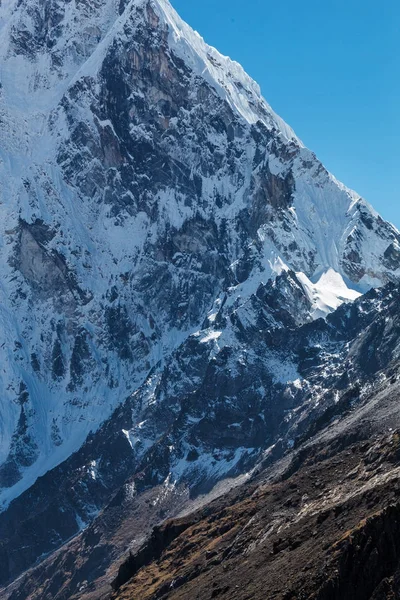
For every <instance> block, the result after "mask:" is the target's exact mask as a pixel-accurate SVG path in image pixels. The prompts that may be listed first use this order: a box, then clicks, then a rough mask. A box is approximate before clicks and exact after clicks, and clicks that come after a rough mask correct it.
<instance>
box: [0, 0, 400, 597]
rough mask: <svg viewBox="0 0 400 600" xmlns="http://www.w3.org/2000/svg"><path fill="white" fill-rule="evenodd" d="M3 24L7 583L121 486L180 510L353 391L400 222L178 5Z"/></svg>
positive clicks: (24, 8) (21, 4)
mask: <svg viewBox="0 0 400 600" xmlns="http://www.w3.org/2000/svg"><path fill="white" fill-rule="evenodd" d="M0 40H1V44H0V120H1V127H0V136H1V139H0V181H1V188H0V189H1V202H0V214H1V219H0V244H1V263H0V269H1V287H0V293H1V303H0V347H1V348H2V369H1V373H0V386H1V395H0V414H1V421H0V440H1V444H0V462H1V467H0V488H1V502H2V507H3V510H4V512H3V513H2V514H1V515H0V531H1V532H2V535H1V538H2V540H3V542H2V548H1V553H2V559H3V560H2V566H1V573H0V580H1V583H2V584H5V583H7V582H9V581H11V580H12V579H14V578H15V577H17V576H18V575H19V574H20V573H21V572H22V571H24V570H25V569H27V568H29V567H30V566H32V565H33V564H34V563H35V562H36V561H37V560H38V559H40V557H43V555H44V554H45V553H48V552H51V551H53V550H55V549H56V548H58V547H59V546H60V545H61V544H63V543H64V542H65V541H66V540H68V539H69V538H70V537H71V536H73V535H75V534H76V533H78V532H79V531H80V530H81V529H83V528H85V527H87V526H88V525H89V524H90V523H91V522H92V521H93V520H94V519H95V518H96V516H97V515H98V514H99V511H101V510H103V509H104V508H105V507H106V506H108V505H109V503H110V502H111V499H112V497H113V496H114V495H116V496H115V497H116V498H119V501H121V502H123V501H125V500H126V495H127V494H128V495H129V494H130V495H131V496H129V497H132V498H131V500H132V503H133V504H134V505H135V507H136V508H135V510H136V509H137V510H139V509H138V508H137V507H138V506H139V505H140V507H142V504H143V503H142V500H141V498H142V497H144V496H143V494H145V493H150V492H148V490H151V489H154V490H158V492H157V493H158V494H159V495H160V494H161V495H162V493H164V495H165V496H166V497H168V498H172V497H174V495H175V496H176V498H177V497H178V496H179V494H180V496H179V497H180V498H181V500H180V501H178V500H177V499H176V498H175V501H176V502H175V508H174V507H173V506H171V505H168V506H166V507H165V508H163V511H164V512H163V513H162V514H164V515H165V514H172V512H173V511H174V510H175V512H176V511H177V510H178V507H183V505H185V506H186V505H190V502H191V501H192V500H193V497H194V496H195V495H196V494H197V495H198V494H201V493H205V492H207V491H208V490H209V489H210V488H211V487H212V486H213V485H214V484H215V483H216V482H218V481H219V480H221V479H223V478H225V477H227V476H228V475H232V476H233V475H235V476H237V475H239V474H241V473H244V472H246V471H248V470H249V469H251V468H253V466H254V465H255V464H256V462H257V461H259V460H261V459H263V456H264V453H266V452H267V455H266V456H267V458H265V460H274V459H275V457H276V456H280V455H281V454H282V453H284V452H285V451H286V450H287V449H290V448H291V447H292V446H293V445H294V444H295V440H296V439H297V438H299V437H301V436H302V435H304V434H305V432H307V431H311V429H312V427H313V425H312V424H313V423H317V424H318V423H319V421H318V419H321V418H323V415H324V414H325V411H326V410H328V409H329V410H333V408H332V407H335V406H336V405H339V407H341V406H342V405H343V404H344V405H346V406H347V403H348V402H350V401H351V402H352V401H356V400H357V398H359V397H360V394H361V395H362V393H364V392H363V389H364V388H363V386H364V387H365V386H370V385H373V384H374V382H375V378H376V377H377V376H378V375H377V374H378V373H379V372H380V371H381V370H382V369H389V363H390V360H392V358H393V357H394V356H395V348H397V346H396V339H397V338H396V336H395V334H394V333H393V335H392V334H390V335H392V337H390V336H389V337H390V340H391V344H389V347H388V348H389V349H387V348H386V346H385V347H384V348H382V346H380V345H379V344H378V345H377V349H376V351H372V350H371V348H373V347H374V346H373V345H372V343H371V341H370V339H371V340H375V337H374V336H375V335H377V334H375V333H374V331H375V330H374V327H375V326H376V322H377V321H376V319H378V322H379V323H380V326H382V327H383V324H382V323H381V321H380V320H379V319H380V316H379V315H380V312H381V311H383V307H386V308H385V310H389V308H387V307H388V306H389V305H390V306H392V305H391V304H390V302H394V299H393V298H395V297H397V296H396V293H397V292H395V290H396V289H397V288H395V287H392V284H395V283H396V282H397V281H398V280H399V275H400V234H399V232H398V231H397V230H396V229H395V228H394V227H393V226H391V225H390V224H388V223H386V222H385V221H383V220H382V219H381V218H380V217H379V215H378V214H377V213H376V212H375V211H374V210H373V209H372V208H371V207H370V206H369V205H368V204H367V203H366V202H365V201H364V200H362V199H361V198H360V197H359V196H358V195H357V194H355V193H354V192H352V191H350V190H348V189H347V188H345V187H344V186H343V185H342V184H340V183H339V182H337V181H336V180H335V178H334V177H333V176H332V175H330V174H329V173H328V172H327V171H326V169H325V168H324V167H323V166H322V165H321V163H320V162H319V161H318V160H317V158H316V157H315V155H314V154H313V153H312V152H310V151H309V150H307V149H306V148H305V147H304V146H303V144H302V143H301V141H300V140H299V139H298V138H297V137H296V135H295V134H294V132H293V131H292V130H291V129H290V128H289V127H288V126H287V125H286V124H285V123H284V122H283V121H282V120H281V119H280V118H279V117H278V116H277V115H276V114H275V113H274V112H273V110H272V109H271V107H270V106H269V105H268V104H267V103H266V102H265V100H264V99H263V98H262V96H261V94H260V90H259V88H258V86H257V85H256V84H255V83H254V82H253V81H252V80H251V79H250V78H249V77H248V76H247V75H246V74H245V73H244V71H243V70H242V68H241V67H240V66H239V65H238V64H237V63H235V62H232V61H231V60H230V59H228V58H226V57H223V56H221V55H220V54H219V53H218V52H217V51H216V50H215V49H213V48H211V47H209V46H208V45H207V44H206V43H205V42H204V41H203V40H202V38H201V37H200V36H199V35H198V34H197V33H195V32H193V31H192V30H191V29H190V28H189V27H188V26H187V25H186V24H185V23H183V22H182V21H181V20H180V18H179V17H178V15H177V14H176V13H175V11H174V10H173V8H172V7H171V6H170V4H169V3H168V2H167V0H130V1H124V0H121V1H120V2H119V3H116V2H114V1H112V0H98V1H96V2H85V1H84V0H83V1H78V0H70V1H65V0H51V1H48V0H20V1H18V2H17V1H16V0H6V1H5V2H3V3H2V5H1V7H0ZM382 285H386V286H387V287H385V288H384V291H382V292H370V293H369V294H370V295H367V296H366V298H365V299H361V300H359V301H358V302H356V303H355V304H353V305H351V306H348V305H346V306H344V307H342V308H340V305H341V304H342V303H343V302H348V301H354V300H355V299H356V298H357V297H358V296H359V295H360V294H361V293H365V292H367V291H368V290H369V289H370V288H371V287H375V286H382ZM338 307H339V308H338ZM335 309H338V310H337V311H336V312H335V313H333V316H331V317H327V315H328V314H329V313H330V312H332V311H334V310H335ZM321 316H323V317H327V318H326V320H319V319H318V317H321ZM365 331H368V332H370V336H371V338H370V339H369V338H368V339H367V338H365V335H366V334H365ZM379 331H380V330H379ZM388 335H389V334H388ZM385 339H386V338H385ZM380 350H381V351H380ZM355 381H358V387H357V386H354V385H353V383H354V382H355ZM364 391H365V390H364ZM342 398H344V399H343V400H342ZM350 399H351V400H350ZM315 427H317V425H315ZM310 428H311V429H310ZM317 428H318V427H317ZM268 456H269V458H268ZM127 482H128V483H127ZM127 490H129V493H128V491H127ZM154 493H156V492H154ZM157 497H158V496H157ZM124 498H125V500H124ZM154 498H155V497H154ZM154 498H153V499H152V500H151V502H153V503H154V502H155V499H154ZM126 501H127V502H128V500H126ZM157 502H158V501H157ZM157 502H155V504H154V506H153V508H154V510H153V509H151V510H150V509H149V514H148V515H147V516H146V519H147V520H146V523H147V525H146V527H147V526H148V527H150V526H151V525H152V524H153V523H154V522H156V521H157V520H159V519H160V518H161V514H159V508H156V507H157ZM165 502H167V501H165ZM141 503H142V504H141ZM128 504H129V502H128ZM140 510H141V511H142V508H141V509H140ZM132 511H133V513H134V510H133V509H132ZM161 512H162V511H161ZM142 513H143V511H142V512H141V513H140V514H142ZM60 514H62V515H63V516H62V519H60ZM121 518H122V517H121V515H120V516H119V517H118V518H117V521H118V519H121ZM143 518H144V517H143ZM118 522H119V521H118ZM146 527H145V526H143V531H142V534H143V532H144V531H145V530H146ZM116 529H117V526H116V525H115V524H114V525H112V526H111V525H110V528H109V529H108V532H109V531H110V530H113V531H115V530H116ZM85 531H86V530H85ZM84 533H85V532H84ZM125 541H126V540H124V542H123V543H125ZM89 546H90V544H89ZM109 546H110V548H111V546H112V544H111V545H110V544H109ZM110 548H109V550H110ZM112 548H114V546H112ZM115 548H117V550H115V552H117V551H120V552H123V551H124V550H125V547H123V544H122V542H121V545H118V544H115ZM102 552H103V555H104V556H103V555H102V557H103V558H104V557H105V556H107V548H106V547H104V548H103V550H102ZM110 552H111V554H112V552H114V550H112V551H111V550H110ZM111 554H110V556H111ZM102 557H100V556H99V563H98V564H100V565H103V563H102V561H103V558H102ZM109 559H110V557H108V558H107V560H109ZM104 560H106V559H104ZM107 560H106V562H107ZM101 568H105V567H104V565H103V566H101ZM93 577H94V575H93ZM83 581H87V577H84V575H83V574H81V575H79V576H77V581H76V582H75V583H74V585H76V586H78V587H77V589H79V586H80V585H83V583H82V582H83ZM78 584H79V585H78ZM68 585H69V584H68ZM53 591H54V590H53ZM49 593H50V594H51V593H53V592H49ZM72 593H76V589H75V588H74V589H73V590H72V588H68V590H67V591H66V594H67V595H66V596H65V597H66V598H69V597H71V594H72ZM68 594H69V595H68ZM48 597H51V595H50V596H48Z"/></svg>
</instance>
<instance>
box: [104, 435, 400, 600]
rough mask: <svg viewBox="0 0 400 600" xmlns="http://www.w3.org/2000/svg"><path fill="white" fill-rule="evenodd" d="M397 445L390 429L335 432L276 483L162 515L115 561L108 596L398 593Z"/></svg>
mask: <svg viewBox="0 0 400 600" xmlns="http://www.w3.org/2000/svg"><path fill="white" fill-rule="evenodd" d="M340 444H341V445H342V449H340V448H339V446H340ZM399 449H400V434H399V433H398V432H394V433H393V432H391V433H389V434H387V435H385V436H380V437H375V438H373V439H371V440H369V441H367V442H366V441H363V442H356V443H353V444H350V445H349V443H348V440H347V441H346V440H338V439H335V440H334V441H333V442H332V444H331V445H329V444H328V445H325V446H322V445H320V446H319V447H318V446H317V447H315V446H314V447H311V448H309V449H308V450H307V451H304V452H303V453H302V455H301V457H300V459H299V458H298V459H297V462H296V465H295V466H293V465H292V466H290V467H289V469H288V470H287V472H286V474H285V475H284V476H283V477H281V478H280V480H279V481H277V482H275V483H265V482H263V481H262V478H261V477H260V478H259V480H258V481H255V482H254V483H252V484H248V485H245V486H243V487H242V488H240V489H237V490H234V491H233V492H230V493H229V494H228V495H227V496H224V497H223V498H220V499H219V500H216V501H214V502H213V503H212V504H211V505H209V506H207V507H205V508H204V509H201V510H200V511H198V512H197V513H194V514H193V515H190V516H187V517H184V518H181V519H175V520H170V521H168V522H166V523H164V524H163V525H162V526H160V527H157V528H156V529H155V530H154V532H153V535H152V537H151V538H150V540H149V541H148V542H147V544H146V545H145V546H144V547H143V548H142V549H141V551H140V552H139V553H138V554H136V555H135V556H131V557H130V558H129V559H128V560H127V561H126V562H125V563H124V564H123V565H122V566H121V568H120V571H119V575H118V577H117V579H116V581H115V582H114V586H115V587H116V588H118V589H117V590H116V591H115V592H114V594H113V595H112V598H113V599H114V600H133V599H138V598H140V599H141V600H147V599H148V600H150V599H156V598H163V599H166V598H168V599H171V600H172V599H174V600H175V599H176V600H178V599H182V600H183V599H185V600H189V599H190V600H194V599H212V598H224V599H225V598H226V599H228V598H232V599H233V598H234V599H235V600H257V599H260V600H261V599H262V600H265V599H271V600H272V599H276V600H300V599H304V600H305V599H310V600H312V599H315V600H317V599H318V600H383V599H386V598H387V599H389V598H399V597H400V596H399V586H398V581H399V572H398V567H399V560H400V481H399V470H400V469H399ZM293 470H294V473H293V474H290V473H291V471H293ZM123 582H125V583H123Z"/></svg>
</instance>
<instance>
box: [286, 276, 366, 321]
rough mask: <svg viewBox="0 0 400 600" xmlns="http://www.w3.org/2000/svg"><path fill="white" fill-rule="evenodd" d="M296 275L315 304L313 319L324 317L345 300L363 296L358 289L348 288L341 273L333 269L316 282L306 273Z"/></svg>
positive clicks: (312, 313) (351, 300)
mask: <svg viewBox="0 0 400 600" xmlns="http://www.w3.org/2000/svg"><path fill="white" fill-rule="evenodd" d="M296 275H297V278H298V280H299V281H300V283H301V285H302V286H303V289H304V291H305V293H306V294H307V297H308V299H309V300H310V302H312V304H313V309H312V312H311V316H312V318H313V319H318V318H320V317H323V318H324V317H326V316H327V315H328V314H329V313H331V312H333V311H334V310H336V309H337V308H338V307H339V306H340V305H341V304H343V303H344V302H353V301H354V300H356V299H357V298H359V297H360V296H361V294H360V293H359V292H357V291H356V290H352V289H350V288H348V287H347V285H346V284H345V282H344V280H343V277H342V276H341V275H340V273H337V272H336V271H334V270H333V269H328V271H326V272H325V273H323V274H322V275H321V277H320V278H319V280H318V281H317V282H316V283H312V282H311V281H310V280H309V279H308V277H307V275H305V274H304V273H296Z"/></svg>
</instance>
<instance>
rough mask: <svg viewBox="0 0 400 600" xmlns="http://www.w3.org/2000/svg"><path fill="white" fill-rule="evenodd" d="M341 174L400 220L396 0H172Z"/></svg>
mask: <svg viewBox="0 0 400 600" xmlns="http://www.w3.org/2000/svg"><path fill="white" fill-rule="evenodd" d="M172 4H173V5H174V7H175V8H176V9H177V11H178V12H179V14H180V15H181V17H182V18H183V19H185V20H186V21H187V22H188V23H189V24H190V25H191V26H192V27H194V29H197V31H199V33H200V34H201V35H202V36H203V37H204V38H205V40H206V41H207V42H208V43H210V44H212V45H213V46H216V47H217V48H218V50H219V51H220V52H222V53H223V54H227V55H229V56H230V57H231V58H233V59H234V60H237V61H238V62H240V63H241V64H242V65H243V66H244V67H245V69H246V71H247V72H248V73H249V74H250V75H251V76H252V77H253V78H254V79H256V81H258V83H259V84H260V86H261V89H262V92H263V95H264V96H265V98H266V100H267V101H268V102H269V103H270V104H271V105H272V107H273V108H274V109H275V111H276V112H278V114H280V116H281V117H283V118H284V120H285V121H287V122H288V123H289V124H290V125H291V126H292V127H293V128H294V130H295V131H296V133H297V135H298V136H299V137H300V138H301V139H302V140H303V142H304V143H305V144H306V145H307V146H308V147H309V148H311V149H312V150H313V151H314V152H315V153H316V154H317V156H318V157H319V158H320V159H321V160H322V162H323V163H324V164H325V166H326V167H327V168H328V169H329V170H330V171H331V172H332V173H333V174H334V175H335V176H336V177H337V178H338V179H340V180H341V181H343V182H344V183H345V184H346V185H348V186H349V187H351V188H353V189H355V190H356V191H357V192H358V193H360V194H361V195H362V196H364V197H365V198H366V199H367V200H368V201H369V202H371V204H373V206H374V207H375V208H376V209H377V210H379V212H380V213H381V214H382V215H383V216H384V217H385V218H387V219H390V220H391V221H392V222H394V223H395V225H397V227H399V228H400V191H399V184H398V179H399V178H398V174H399V170H400V116H399V110H400V0H380V1H378V2H377V1H376V0H374V1H372V0H325V1H324V0H274V1H272V0H172Z"/></svg>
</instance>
